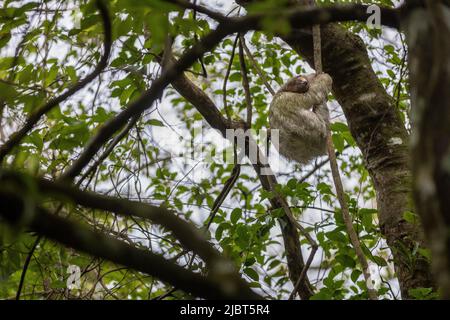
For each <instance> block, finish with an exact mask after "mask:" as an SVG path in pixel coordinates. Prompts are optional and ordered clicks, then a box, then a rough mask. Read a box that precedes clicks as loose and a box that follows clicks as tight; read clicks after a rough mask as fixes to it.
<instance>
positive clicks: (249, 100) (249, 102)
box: [239, 33, 253, 128]
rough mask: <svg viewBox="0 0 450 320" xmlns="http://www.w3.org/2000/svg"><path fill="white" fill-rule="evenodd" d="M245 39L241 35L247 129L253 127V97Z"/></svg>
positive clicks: (240, 45)
mask: <svg viewBox="0 0 450 320" xmlns="http://www.w3.org/2000/svg"><path fill="white" fill-rule="evenodd" d="M244 43H245V38H244V36H243V35H242V33H240V34H239V63H240V64H241V76H242V87H243V88H244V94H245V103H246V104H247V128H250V127H251V125H252V111H253V103H252V95H251V93H250V84H249V82H250V81H249V79H248V74H247V65H246V64H245V57H244V48H243V44H244Z"/></svg>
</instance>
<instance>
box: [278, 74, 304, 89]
mask: <svg viewBox="0 0 450 320" xmlns="http://www.w3.org/2000/svg"><path fill="white" fill-rule="evenodd" d="M308 89H309V81H308V79H307V78H306V77H304V76H296V77H293V78H291V79H289V80H288V82H286V84H285V85H284V86H283V87H282V88H281V90H280V91H282V92H294V93H305V92H307V91H308Z"/></svg>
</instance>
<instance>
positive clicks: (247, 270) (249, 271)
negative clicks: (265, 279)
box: [244, 268, 259, 281]
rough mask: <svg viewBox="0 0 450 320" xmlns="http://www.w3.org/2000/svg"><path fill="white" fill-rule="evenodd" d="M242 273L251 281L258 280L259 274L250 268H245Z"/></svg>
mask: <svg viewBox="0 0 450 320" xmlns="http://www.w3.org/2000/svg"><path fill="white" fill-rule="evenodd" d="M244 273H245V274H246V275H248V276H249V277H250V279H252V280H253V281H258V280H259V274H258V273H257V272H256V271H255V270H253V269H252V268H245V269H244Z"/></svg>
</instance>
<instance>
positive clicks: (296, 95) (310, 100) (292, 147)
mask: <svg viewBox="0 0 450 320" xmlns="http://www.w3.org/2000/svg"><path fill="white" fill-rule="evenodd" d="M331 85H332V80H331V77H330V76H329V75H328V74H326V73H320V74H310V75H306V76H296V77H294V78H291V79H289V80H288V81H287V82H286V83H285V84H284V85H283V86H282V87H281V88H280V90H278V92H277V93H276V94H275V96H274V97H273V100H272V103H271V104H270V110H269V124H270V129H271V130H274V129H278V130H279V145H278V146H276V145H275V147H276V148H277V149H278V152H279V153H280V154H281V155H283V156H284V157H286V158H287V159H289V160H294V161H296V162H298V163H300V164H307V163H308V162H310V161H311V160H313V159H315V158H317V157H319V156H322V155H325V154H326V153H327V135H328V126H329V113H328V108H327V105H326V99H327V96H328V93H329V92H330V91H331Z"/></svg>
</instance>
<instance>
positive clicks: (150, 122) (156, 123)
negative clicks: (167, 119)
mask: <svg viewBox="0 0 450 320" xmlns="http://www.w3.org/2000/svg"><path fill="white" fill-rule="evenodd" d="M146 124H147V125H150V126H154V127H164V123H162V122H161V121H159V120H158V119H150V120H148V121H147V122H146Z"/></svg>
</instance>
